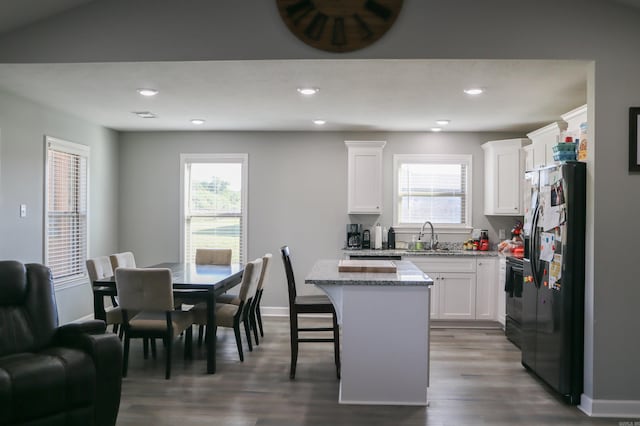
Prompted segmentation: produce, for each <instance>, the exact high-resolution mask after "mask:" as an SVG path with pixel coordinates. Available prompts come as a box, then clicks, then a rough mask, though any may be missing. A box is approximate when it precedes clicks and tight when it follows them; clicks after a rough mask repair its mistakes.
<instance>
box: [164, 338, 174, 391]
mask: <svg viewBox="0 0 640 426" xmlns="http://www.w3.org/2000/svg"><path fill="white" fill-rule="evenodd" d="M166 343H167V344H166V347H165V350H166V352H167V366H166V368H165V374H164V378H165V379H167V380H169V378H170V377H171V354H172V353H173V336H169V337H168V338H167V339H166Z"/></svg>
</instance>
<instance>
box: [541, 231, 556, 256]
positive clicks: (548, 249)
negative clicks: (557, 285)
mask: <svg viewBox="0 0 640 426" xmlns="http://www.w3.org/2000/svg"><path fill="white" fill-rule="evenodd" d="M554 244H555V237H554V235H553V234H551V233H549V232H542V233H541V234H540V260H544V261H545V262H551V261H552V260H553V255H554V253H555V251H556V249H555V245H554Z"/></svg>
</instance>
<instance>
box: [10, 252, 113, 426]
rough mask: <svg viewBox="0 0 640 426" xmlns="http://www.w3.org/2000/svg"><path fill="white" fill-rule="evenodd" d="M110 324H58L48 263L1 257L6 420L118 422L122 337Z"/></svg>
mask: <svg viewBox="0 0 640 426" xmlns="http://www.w3.org/2000/svg"><path fill="white" fill-rule="evenodd" d="M105 328H106V326H105V323H104V322H103V321H88V322H85V323H78V324H68V325H64V326H61V327H59V326H58V312H57V308H56V301H55V294H54V291H53V280H52V278H51V272H50V270H49V268H47V267H46V266H43V265H39V264H27V265H24V264H22V263H20V262H16V261H0V425H3V426H4V425H24V426H26V425H31V426H36V425H38V426H44V425H46V426H57V425H61V426H62V425H64V426H67V425H78V426H92V425H95V426H103V425H104V426H106V425H115V423H116V418H117V416H118V408H119V406H120V386H121V383H122V377H121V373H122V344H121V342H120V340H119V339H118V337H117V336H116V335H115V334H111V333H105Z"/></svg>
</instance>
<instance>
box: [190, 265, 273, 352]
mask: <svg viewBox="0 0 640 426" xmlns="http://www.w3.org/2000/svg"><path fill="white" fill-rule="evenodd" d="M261 271H262V259H255V260H253V261H251V262H249V263H247V264H246V265H245V267H244V272H243V274H242V282H241V283H240V292H239V293H238V299H239V300H240V303H239V304H238V305H234V304H230V303H216V307H215V310H216V311H215V312H216V326H217V327H228V328H232V329H233V332H234V334H235V337H236V346H237V347H238V355H239V356H240V361H244V354H243V352H242V338H241V333H240V323H244V330H245V334H246V337H247V344H248V346H249V351H252V350H253V346H252V345H251V332H250V324H249V322H248V321H245V318H246V317H247V314H246V310H248V309H249V306H250V305H251V301H252V295H254V294H255V289H256V288H257V286H258V281H259V279H260V273H261ZM191 312H193V314H194V324H199V325H206V323H207V310H206V306H205V307H204V309H203V308H202V307H201V305H200V304H198V305H196V306H195V307H194V308H193V310H192V311H191Z"/></svg>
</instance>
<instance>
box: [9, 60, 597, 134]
mask: <svg viewBox="0 0 640 426" xmlns="http://www.w3.org/2000/svg"><path fill="white" fill-rule="evenodd" d="M301 86H313V87H318V88H319V89H320V92H319V93H318V94H317V95H316V96H314V97H313V98H305V97H303V96H301V95H300V94H299V93H297V91H296V88H297V87H301ZM472 86H474V87H475V86H480V87H483V88H485V89H486V93H485V94H483V95H481V96H478V97H470V96H469V95H466V94H465V93H463V89H465V88H468V87H472ZM141 87H152V88H156V89H158V90H160V93H159V94H158V95H157V96H155V97H153V98H144V97H142V96H140V95H139V94H138V93H137V92H136V89H137V88H141ZM0 89H2V90H5V91H8V92H13V93H16V94H19V95H21V96H24V97H26V98H29V99H33V100H35V101H37V102H39V103H42V104H45V105H49V106H52V107H55V108H58V109H61V110H63V111H67V112H69V113H72V114H74V115H77V116H80V117H83V118H85V119H87V120H90V121H92V122H95V123H98V124H101V125H103V126H106V127H109V128H113V129H116V130H123V131H139V130H256V131H260V130H266V131H276V130H283V131H288V130H312V129H318V127H317V126H315V125H313V124H312V123H311V121H312V119H315V118H321V119H324V120H327V124H326V125H325V126H323V127H322V130H344V131H361V130H371V131H425V130H429V129H430V128H431V127H434V126H435V125H436V124H435V120H438V119H442V118H444V119H450V120H451V124H450V125H449V126H447V127H446V129H445V130H447V131H530V130H533V129H535V128H537V127H539V126H540V125H544V124H547V123H549V122H551V121H553V120H557V119H558V118H559V115H560V114H562V113H564V112H567V111H568V110H570V109H573V108H575V107H577V106H580V105H582V104H584V103H585V102H586V63H584V62H579V61H468V60H467V61H444V60H304V61H302V60H299V61H211V62H162V63H108V64H0ZM134 111H150V112H153V113H154V114H156V115H157V118H154V119H143V118H139V117H138V116H136V115H135V114H133V112H134ZM192 118H202V119H204V120H206V123H205V124H204V125H202V126H197V127H196V126H194V125H192V124H191V123H190V121H189V120H190V119H192Z"/></svg>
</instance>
